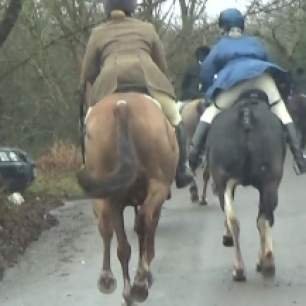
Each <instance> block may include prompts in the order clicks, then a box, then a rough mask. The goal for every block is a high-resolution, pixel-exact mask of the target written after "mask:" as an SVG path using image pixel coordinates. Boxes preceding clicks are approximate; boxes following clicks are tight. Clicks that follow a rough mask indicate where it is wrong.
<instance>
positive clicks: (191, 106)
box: [181, 100, 210, 205]
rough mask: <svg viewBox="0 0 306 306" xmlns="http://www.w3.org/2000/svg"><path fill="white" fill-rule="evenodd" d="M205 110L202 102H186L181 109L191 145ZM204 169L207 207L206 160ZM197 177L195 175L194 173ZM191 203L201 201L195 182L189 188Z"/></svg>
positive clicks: (204, 198)
mask: <svg viewBox="0 0 306 306" xmlns="http://www.w3.org/2000/svg"><path fill="white" fill-rule="evenodd" d="M204 110H205V106H204V105H203V103H202V102H201V101H200V100H193V101H191V102H186V103H184V104H183V106H182V108H181V115H182V120H183V122H184V126H185V129H186V132H187V135H188V140H189V143H190V141H191V139H192V136H193V134H194V132H195V130H196V127H197V124H198V123H199V120H200V117H201V115H202V113H203V112H204ZM203 166H204V169H203V191H202V196H201V201H200V204H201V205H207V185H208V181H209V177H210V176H209V171H208V166H207V164H206V159H205V160H204V165H203ZM194 175H195V173H194ZM189 192H190V197H191V201H192V202H193V203H195V202H198V201H199V191H198V186H197V183H196V181H195V179H194V180H193V182H192V183H191V185H190V187H189Z"/></svg>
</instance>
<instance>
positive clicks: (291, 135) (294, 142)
mask: <svg viewBox="0 0 306 306" xmlns="http://www.w3.org/2000/svg"><path fill="white" fill-rule="evenodd" d="M285 127H286V129H287V135H288V143H289V147H290V150H291V152H292V155H293V157H294V160H295V164H296V166H297V170H298V171H297V172H298V174H303V173H305V172H306V159H305V158H304V156H303V150H302V148H301V146H300V142H299V137H298V133H297V130H296V128H295V125H294V123H289V124H286V125H285Z"/></svg>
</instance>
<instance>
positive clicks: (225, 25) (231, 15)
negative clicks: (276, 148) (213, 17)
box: [219, 8, 244, 32]
mask: <svg viewBox="0 0 306 306" xmlns="http://www.w3.org/2000/svg"><path fill="white" fill-rule="evenodd" d="M219 27H220V28H221V29H223V30H224V31H225V32H228V31H229V30H230V29H231V28H239V29H241V30H242V31H244V16H243V15H242V13H241V12H240V11H239V10H237V9H235V8H230V9H226V10H224V11H223V12H221V14H220V16H219Z"/></svg>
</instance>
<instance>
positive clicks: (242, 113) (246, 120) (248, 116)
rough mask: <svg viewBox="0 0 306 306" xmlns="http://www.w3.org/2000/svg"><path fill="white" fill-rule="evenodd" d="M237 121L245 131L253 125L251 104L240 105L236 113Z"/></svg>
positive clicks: (249, 129)
mask: <svg viewBox="0 0 306 306" xmlns="http://www.w3.org/2000/svg"><path fill="white" fill-rule="evenodd" d="M238 116H239V117H238V118H239V123H240V125H241V126H242V128H243V130H244V131H245V132H249V131H251V130H252V128H253V126H254V114H253V110H252V104H249V103H246V104H244V105H242V106H241V107H240V109H239V113H238Z"/></svg>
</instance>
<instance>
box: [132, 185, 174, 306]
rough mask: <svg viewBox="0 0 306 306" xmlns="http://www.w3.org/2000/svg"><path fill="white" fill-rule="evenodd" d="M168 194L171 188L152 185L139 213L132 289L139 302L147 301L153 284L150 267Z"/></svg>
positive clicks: (134, 297)
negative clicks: (136, 267) (136, 252)
mask: <svg viewBox="0 0 306 306" xmlns="http://www.w3.org/2000/svg"><path fill="white" fill-rule="evenodd" d="M168 193H169V188H166V187H165V186H163V185H162V184H160V183H157V182H154V183H151V184H150V186H149V190H148V196H147V198H146V200H145V202H144V204H143V206H142V207H141V208H140V210H139V212H138V217H137V218H138V220H137V233H138V238H139V248H140V251H139V265H138V270H137V273H136V276H135V280H134V284H133V287H132V297H133V299H135V300H136V301H138V302H143V301H145V300H146V298H147V297H148V289H149V287H150V286H151V284H152V280H153V278H152V274H151V271H150V265H151V262H152V260H153V258H154V255H155V232H156V228H157V224H158V221H159V216H160V211H161V207H162V204H163V203H164V202H165V200H166V199H167V196H168Z"/></svg>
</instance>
